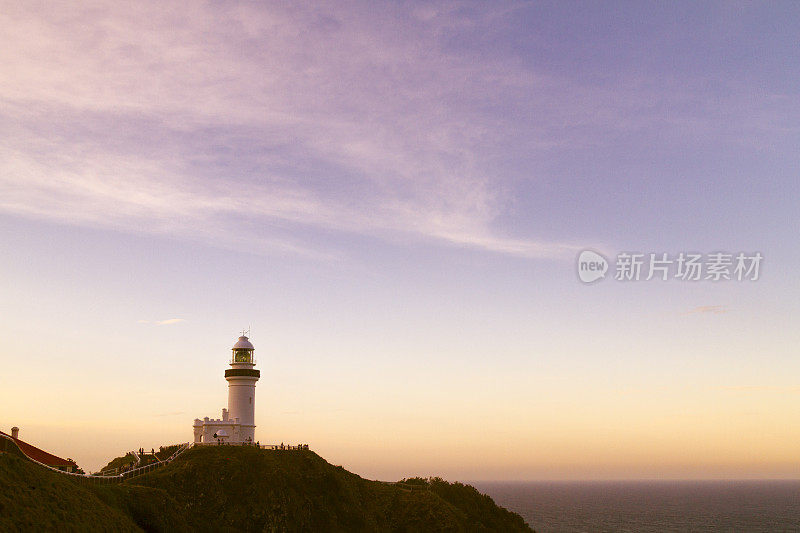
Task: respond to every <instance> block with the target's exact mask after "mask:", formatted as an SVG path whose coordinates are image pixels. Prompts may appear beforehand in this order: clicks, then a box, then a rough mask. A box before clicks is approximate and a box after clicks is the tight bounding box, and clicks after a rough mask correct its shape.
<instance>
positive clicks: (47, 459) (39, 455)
mask: <svg viewBox="0 0 800 533" xmlns="http://www.w3.org/2000/svg"><path fill="white" fill-rule="evenodd" d="M0 433H3V432H2V431H0ZM3 435H5V436H6V437H9V438H11V439H12V440H13V441H14V442H16V443H17V446H19V449H20V450H22V453H24V454H25V455H27V456H28V457H30V458H31V459H33V460H34V461H39V462H40V463H44V464H46V465H48V466H56V467H58V466H72V467H75V468H77V467H78V465H77V464H75V461H70V460H69V459H62V458H61V457H58V456H56V455H53V454H52V453H47V452H46V451H44V450H40V449H39V448H37V447H36V446H33V445H32V444H28V443H27V442H25V441H22V440H19V439H15V438H14V437H12V436H11V435H9V434H8V433H3Z"/></svg>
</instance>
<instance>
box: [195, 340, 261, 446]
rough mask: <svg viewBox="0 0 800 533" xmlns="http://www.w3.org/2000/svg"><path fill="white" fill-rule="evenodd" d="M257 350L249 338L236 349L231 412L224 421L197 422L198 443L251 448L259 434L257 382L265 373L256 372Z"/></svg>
mask: <svg viewBox="0 0 800 533" xmlns="http://www.w3.org/2000/svg"><path fill="white" fill-rule="evenodd" d="M255 366H256V359H255V347H254V346H253V344H252V343H251V342H250V339H248V338H247V337H246V336H245V335H242V336H241V337H239V339H238V340H237V341H236V344H234V345H233V348H232V354H231V360H230V368H228V369H226V370H225V379H226V380H227V381H228V408H227V409H223V410H222V418H215V419H212V418H209V417H205V418H203V419H202V420H201V419H199V418H195V420H194V425H193V426H192V429H193V430H194V442H195V443H198V444H200V443H202V444H250V443H253V442H255V432H256V421H255V420H256V418H255V413H256V382H257V381H258V379H259V378H260V377H261V372H260V371H259V370H256V369H255Z"/></svg>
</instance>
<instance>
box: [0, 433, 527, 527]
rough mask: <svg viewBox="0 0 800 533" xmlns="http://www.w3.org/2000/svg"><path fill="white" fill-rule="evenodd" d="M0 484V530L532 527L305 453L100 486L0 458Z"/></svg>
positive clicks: (188, 461) (231, 452)
mask: <svg viewBox="0 0 800 533" xmlns="http://www.w3.org/2000/svg"><path fill="white" fill-rule="evenodd" d="M34 470H36V472H35V474H36V475H35V476H29V475H28V474H32V473H34V472H33V471H34ZM56 478H58V479H56ZM0 482H1V483H2V484H3V485H4V486H6V487H9V486H11V485H15V486H14V487H12V489H11V490H7V491H6V492H5V493H2V494H0V517H2V518H0V529H3V527H2V526H6V525H8V526H13V525H16V526H21V525H26V524H28V525H34V524H37V523H38V524H43V525H46V524H53V523H54V521H55V522H58V521H60V520H64V519H65V518H68V517H72V516H77V517H78V518H79V519H80V520H81V522H75V521H73V522H72V523H74V524H82V523H88V524H90V529H91V528H92V526H93V528H96V529H98V530H101V529H110V530H117V531H129V530H136V529H137V528H139V529H143V530H146V531H210V530H215V531H234V530H235V531H310V532H311V531H313V532H317V531H398V532H399V531H409V532H410V531H508V532H513V531H530V528H528V527H527V525H525V523H524V521H523V520H522V518H521V517H519V515H516V514H514V513H511V512H509V511H506V510H505V509H502V508H500V507H498V506H496V505H495V504H494V502H492V500H491V499H490V498H489V497H487V496H484V495H481V494H480V493H478V491H476V490H475V489H474V488H472V487H469V486H466V485H462V484H460V483H454V484H450V483H447V482H444V481H442V480H438V479H436V480H432V481H431V482H430V483H428V484H426V485H422V486H421V488H420V489H419V490H413V491H412V490H408V489H407V488H404V487H401V486H394V485H387V484H384V483H380V482H376V481H369V480H365V479H362V478H361V477H359V476H357V475H355V474H352V473H350V472H347V471H346V470H344V469H343V468H341V467H335V466H332V465H330V464H328V463H327V462H326V461H325V460H324V459H322V458H321V457H319V456H318V455H316V454H315V453H313V452H311V451H307V450H306V451H279V450H259V449H257V448H253V447H232V446H222V447H216V446H212V447H203V448H194V449H191V450H189V451H187V452H186V453H184V454H183V455H182V456H180V457H179V458H178V459H176V460H175V461H174V462H173V463H172V464H170V465H169V466H167V467H165V468H163V469H159V470H156V471H154V472H152V473H149V474H146V475H144V476H141V477H138V478H134V479H132V480H130V481H127V482H125V483H123V484H120V485H105V486H98V487H88V486H83V485H79V484H78V483H76V482H74V481H71V480H70V479H67V478H66V477H65V476H59V475H58V474H55V473H51V472H47V471H44V470H42V469H41V468H40V467H37V466H35V465H32V464H30V463H24V462H23V461H22V460H21V459H18V458H16V457H10V456H4V455H0ZM416 482H419V480H416ZM37 491H38V492H37ZM45 494H46V497H45V498H41V497H40V496H41V495H45ZM26 517H27V518H26ZM54 517H55V518H54ZM3 520H6V521H5V522H4V521H3ZM23 520H28V522H23ZM35 520H40V521H39V522H35ZM60 523H62V524H63V523H64V522H60ZM67 523H69V522H67ZM107 525H108V526H109V527H106V526H107ZM62 529H63V527H62ZM75 529H81V530H86V528H82V527H79V526H76V527H75Z"/></svg>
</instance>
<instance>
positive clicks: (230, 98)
mask: <svg viewBox="0 0 800 533" xmlns="http://www.w3.org/2000/svg"><path fill="white" fill-rule="evenodd" d="M1 12H2V15H0V29H1V30H2V32H0V35H2V37H0V44H2V46H0V73H2V77H0V80H2V81H1V82H0V101H1V102H2V106H0V117H1V119H0V148H1V149H2V157H0V243H2V244H3V250H4V251H5V253H4V254H2V257H0V274H2V276H3V279H5V280H7V281H6V289H5V290H4V291H0V309H2V310H3V314H2V316H3V320H0V341H1V343H0V357H2V358H3V367H4V372H3V375H4V379H3V381H2V385H3V387H2V390H0V403H1V404H2V405H3V406H4V409H3V414H2V416H3V417H4V418H2V419H0V429H3V430H4V431H8V430H9V428H10V426H12V425H19V426H20V427H22V428H23V433H24V434H23V437H24V436H25V435H27V436H28V437H29V438H30V439H31V441H32V442H33V443H40V444H42V445H49V446H50V448H52V449H53V451H54V452H56V453H60V454H62V455H71V456H73V457H75V458H76V459H77V460H78V461H79V462H81V463H82V464H83V463H85V464H86V465H90V466H91V467H96V466H98V465H99V464H100V463H102V462H103V459H108V458H110V457H113V456H114V455H115V454H118V452H123V451H125V450H126V449H130V448H138V447H139V446H140V445H141V446H145V447H150V446H153V445H155V446H158V445H159V444H163V443H167V442H172V441H176V442H177V441H180V440H185V439H188V438H190V437H191V430H190V425H191V420H192V419H193V418H194V417H195V416H204V415H215V416H216V415H217V414H218V413H217V411H218V409H219V408H221V407H223V406H224V401H225V383H224V381H223V380H222V378H221V375H222V371H223V367H224V364H225V362H226V358H227V350H228V349H229V347H230V345H231V344H232V343H233V341H234V339H235V337H236V334H237V332H238V331H239V330H240V329H241V328H242V327H246V326H248V325H250V326H251V327H252V332H253V342H254V343H255V345H256V348H257V354H258V356H259V360H260V361H261V363H260V367H261V368H262V372H263V373H264V375H265V377H264V378H262V381H261V383H260V384H259V394H260V395H261V396H260V400H261V399H264V400H263V401H262V403H259V407H258V413H257V423H258V424H259V429H257V433H258V434H259V438H261V440H262V442H267V441H270V442H271V441H272V440H276V441H281V440H283V441H287V442H289V441H295V440H297V441H307V442H310V443H312V446H314V447H315V448H316V449H317V450H318V451H320V453H322V454H323V455H324V456H325V457H326V458H328V459H329V460H330V461H332V462H334V463H337V464H339V463H341V464H344V465H346V466H348V467H350V468H352V469H354V470H355V471H357V472H359V473H362V474H364V475H367V476H372V477H382V478H392V477H401V476H404V475H411V474H416V473H419V474H423V475H429V474H437V473H442V474H444V475H449V476H450V477H456V476H458V477H462V478H464V477H467V478H471V479H493V478H503V479H511V478H515V479H526V478H541V477H642V476H644V477H647V476H654V475H658V476H673V477H687V476H688V477H703V476H711V477H718V476H790V475H792V476H797V475H798V471H797V466H796V464H794V463H793V462H792V461H790V459H789V458H791V457H796V456H797V453H798V452H800V450H798V448H797V445H790V444H788V443H790V442H795V443H796V442H800V418H798V413H797V410H796V408H794V406H796V403H797V399H798V396H797V395H798V393H800V388H799V387H800V384H798V382H797V380H796V376H797V375H798V370H800V367H798V361H797V357H796V355H797V345H798V344H797V342H798V340H800V338H798V333H797V332H796V331H797V330H796V323H797V320H798V318H800V306H799V305H798V303H797V297H798V294H800V291H799V290H798V289H800V286H799V285H798V278H797V273H796V265H798V264H800V253H798V246H797V242H798V234H799V233H800V220H799V219H798V212H800V211H798V208H797V205H798V200H800V180H798V179H797V171H798V167H799V166H798V163H799V162H800V156H799V154H800V150H798V148H800V126H798V125H800V99H798V87H800V84H799V83H798V81H800V79H799V78H798V75H797V70H798V65H800V46H798V44H799V43H798V35H800V22H799V21H800V8H799V7H798V4H797V3H794V2H773V3H769V4H753V3H733V2H725V3H714V2H705V3H688V2H686V3H677V4H670V3H662V2H657V3H656V2H653V3H638V2H636V3H634V2H627V3H570V2H555V3H525V2H520V3H504V2H491V3H483V2H479V3H458V2H456V3H449V2H448V3H420V4H415V3H375V2H364V3H349V2H348V3H342V2H337V3H332V4H329V5H324V4H321V3H313V4H310V7H297V6H294V7H286V6H284V5H282V4H278V5H264V4H261V3H252V4H250V3H234V2H214V3H207V4H200V3H193V4H192V6H191V8H189V9H187V6H186V4H182V3H176V4H169V3H168V4H166V5H165V4H164V3H163V2H162V3H153V4H146V3H133V4H131V5H122V4H119V3H91V2H82V3H80V6H78V5H74V4H63V5H57V4H56V5H54V4H52V3H34V2H27V3H19V2H8V3H6V5H4V6H3V9H2V11H1ZM584 248H593V249H597V250H601V251H604V252H606V253H608V254H611V255H612V256H613V255H614V254H616V253H617V252H619V251H624V250H628V251H640V252H668V253H670V254H677V253H678V252H681V251H699V252H702V253H710V252H714V251H719V250H723V251H728V252H739V251H744V252H755V251H760V252H761V253H762V254H763V255H764V257H765V260H764V267H763V272H762V277H761V279H760V280H759V281H757V282H753V283H719V284H715V283H711V282H704V283H698V284H687V283H681V282H676V281H673V282H665V283H656V282H650V283H645V282H640V283H638V284H633V283H632V284H621V283H618V282H614V281H613V280H605V281H603V282H601V283H600V284H597V285H592V286H584V285H581V284H580V283H579V282H578V281H577V279H576V276H575V270H574V269H575V266H574V261H575V256H576V254H577V252H578V251H580V250H582V249H584ZM693 310H694V311H693ZM714 310H717V311H719V310H721V311H722V312H714ZM31 339H36V342H30V341H31ZM20 356H21V357H20ZM143 369H147V371H146V372H143ZM120 381H121V382H120ZM98 383H102V385H98ZM111 383H115V384H114V385H112V384H111ZM298 397H299V398H300V399H298ZM267 398H269V399H268V400H267ZM284 399H289V400H290V401H288V403H290V404H292V405H291V406H287V407H286V408H284V406H283V405H282V404H283V403H284ZM457 399H460V401H459V400H457ZM743 405H744V406H746V408H742V406H743ZM501 413H502V414H501ZM654 420H655V421H657V422H658V423H655V422H653V421H654ZM487 428H489V429H488V430H487ZM751 432H752V433H755V434H759V435H762V436H764V437H763V439H762V440H760V441H758V442H753V441H751V440H749V438H741V435H742V434H744V433H747V434H750V433H751ZM398 434H402V435H406V436H408V438H409V439H410V440H411V444H410V445H409V444H407V443H405V444H404V446H405V447H400V445H399V443H397V442H396V440H395V436H396V435H398ZM87 435H91V436H92V438H91V439H89V440H91V441H92V446H88V445H87V444H86V443H85V442H84V441H85V440H86V439H85V437H86V436H87ZM354 435H355V437H354ZM495 437H496V438H502V439H504V440H508V441H512V442H514V443H516V444H515V446H514V447H512V448H510V449H509V452H508V455H507V457H501V458H498V457H496V456H494V455H492V456H486V455H485V454H486V452H485V451H484V450H485V449H486V444H487V442H486V439H491V438H495ZM354 438H355V439H356V440H357V441H358V444H357V445H354V444H353V442H352V441H353V439H354ZM673 438H674V439H679V438H683V439H684V441H683V442H684V443H685V442H686V441H691V442H693V443H696V446H695V447H694V448H692V447H691V446H690V450H691V453H686V454H684V452H685V450H684V449H683V448H682V446H683V444H681V443H680V442H681V441H680V440H676V442H675V443H673V442H672V440H671V439H673ZM489 442H490V441H489ZM732 442H735V444H732ZM578 443H585V447H583V448H582V447H581V445H579V444H578ZM408 446H410V447H411V448H408ZM398 449H402V450H406V451H407V453H406V456H407V458H405V459H401V458H398V454H397V453H396V452H397V450H398ZM409 450H410V451H409ZM719 457H721V458H722V459H719V460H718V461H717V460H716V459H715V458H719ZM759 458H760V459H759ZM715 461H716V462H715ZM793 464H794V466H792V465H793Z"/></svg>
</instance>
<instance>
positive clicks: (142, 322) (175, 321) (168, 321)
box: [137, 318, 186, 326]
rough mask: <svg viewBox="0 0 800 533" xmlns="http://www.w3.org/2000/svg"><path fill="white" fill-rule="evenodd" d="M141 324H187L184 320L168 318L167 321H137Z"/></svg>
mask: <svg viewBox="0 0 800 533" xmlns="http://www.w3.org/2000/svg"><path fill="white" fill-rule="evenodd" d="M137 322H138V323H139V324H154V325H156V326H172V325H175V324H180V323H182V322H186V319H184V318H168V319H166V320H139V321H137Z"/></svg>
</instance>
